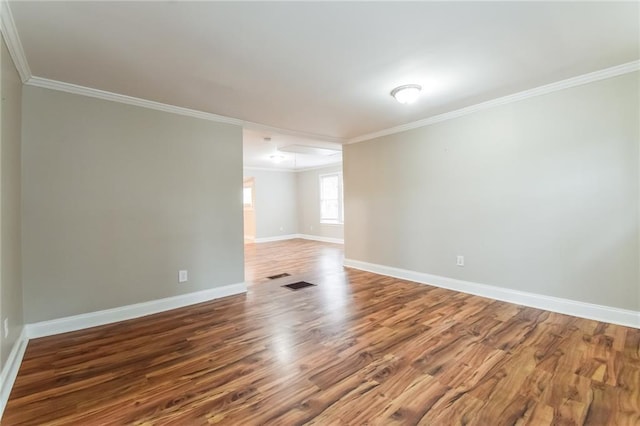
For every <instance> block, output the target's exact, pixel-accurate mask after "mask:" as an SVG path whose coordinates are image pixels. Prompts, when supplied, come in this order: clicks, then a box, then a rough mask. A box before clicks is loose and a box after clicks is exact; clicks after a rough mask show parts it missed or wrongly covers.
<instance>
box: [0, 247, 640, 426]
mask: <svg viewBox="0 0 640 426" xmlns="http://www.w3.org/2000/svg"><path fill="white" fill-rule="evenodd" d="M342 257H343V255H342V247H341V246H339V245H334V244H326V243H318V242H311V241H303V240H291V241H285V242H277V243H266V244H257V245H248V246H247V250H246V264H247V271H246V276H247V280H251V281H252V283H251V284H250V285H249V291H248V293H247V294H246V295H239V296H233V297H228V298H225V299H221V300H218V301H214V302H209V303H203V304H199V305H194V306H192V307H188V308H183V309H177V310H174V311H170V312H165V313H161V314H157V315H153V316H148V317H144V318H139V319H135V320H131V321H126V322H122V323H117V324H111V325H107V326H102V327H96V328H92V329H88V330H83V331H78V332H73V333H67V334H63V335H58V336H52V337H47V338H42V339H37V340H32V341H31V342H29V346H28V348H27V352H26V355H25V358H24V361H23V363H22V367H21V369H20V372H19V375H18V378H17V380H16V383H15V386H14V388H13V391H12V393H11V397H10V400H9V403H8V405H7V408H6V411H5V414H4V417H3V419H2V424H3V425H35V424H37V425H67V424H71V425H111V424H114V425H120V424H136V425H151V424H154V425H205V424H228V425H259V424H278V425H295V424H305V423H306V424H310V425H334V424H349V425H363V424H384V425H387V424H411V425H413V424H421V425H491V426H495V425H552V424H553V425H575V424H578V425H580V424H588V425H598V426H600V425H640V330H636V329H632V328H626V327H621V326H614V325H610V324H605V323H599V322H596V321H589V320H584V319H578V318H574V317H569V316H565V315H560V314H554V313H550V312H545V311H541V310H537V309H531V308H525V307H521V306H517V305H511V304H508V303H504V302H498V301H493V300H490V299H484V298H480V297H477V296H470V295H466V294H462V293H456V292H452V291H448V290H443V289H439V288H436V287H430V286H425V285H420V284H415V283H411V282H407V281H402V280H398V279H393V278H388V277H383V276H379V275H375V274H371V273H366V272H361V271H357V270H351V269H346V270H345V269H344V268H343V267H342V266H341V265H342ZM282 272H288V273H290V274H291V276H290V277H285V278H281V279H277V280H273V281H271V280H268V279H266V278H264V277H267V276H269V275H274V274H278V273H282ZM300 280H305V281H309V282H312V283H314V284H317V286H316V287H309V288H305V289H302V290H298V291H291V290H289V289H286V288H282V287H281V286H282V285H283V284H288V283H292V282H296V281H300Z"/></svg>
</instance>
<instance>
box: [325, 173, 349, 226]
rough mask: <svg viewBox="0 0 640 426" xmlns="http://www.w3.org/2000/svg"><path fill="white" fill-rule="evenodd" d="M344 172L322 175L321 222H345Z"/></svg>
mask: <svg viewBox="0 0 640 426" xmlns="http://www.w3.org/2000/svg"><path fill="white" fill-rule="evenodd" d="M343 220H344V209H343V206H342V173H332V174H330V175H320V223H343Z"/></svg>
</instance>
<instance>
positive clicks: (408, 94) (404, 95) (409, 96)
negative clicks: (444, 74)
mask: <svg viewBox="0 0 640 426" xmlns="http://www.w3.org/2000/svg"><path fill="white" fill-rule="evenodd" d="M421 90H422V86H420V85H419V84H405V85H404V86H398V87H396V88H395V89H393V90H392V91H391V96H393V97H394V98H396V101H398V102H400V103H401V104H412V103H414V102H415V101H416V100H417V99H418V96H420V91H421Z"/></svg>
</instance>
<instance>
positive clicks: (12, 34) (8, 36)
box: [0, 0, 31, 83]
mask: <svg viewBox="0 0 640 426" xmlns="http://www.w3.org/2000/svg"><path fill="white" fill-rule="evenodd" d="M0 3H1V4H0V31H2V34H3V35H4V40H5V42H6V43H7V49H8V50H9V55H11V59H13V63H14V64H15V66H16V69H17V70H18V74H20V79H21V80H22V82H23V83H26V82H27V81H28V80H29V79H30V78H31V69H29V63H28V62H27V57H26V56H25V54H24V49H23V48H22V42H21V41H20V36H19V35H18V30H17V29H16V23H15V21H14V20H13V14H12V13H11V8H10V7H9V2H8V1H7V0H0Z"/></svg>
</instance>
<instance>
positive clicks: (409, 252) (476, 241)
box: [344, 72, 640, 310]
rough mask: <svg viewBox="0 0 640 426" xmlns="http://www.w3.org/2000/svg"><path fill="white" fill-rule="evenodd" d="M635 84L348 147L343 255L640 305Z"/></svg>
mask: <svg viewBox="0 0 640 426" xmlns="http://www.w3.org/2000/svg"><path fill="white" fill-rule="evenodd" d="M638 80H639V73H637V72H636V73H632V74H626V75H623V76H619V77H615V78H611V79H607V80H603V81H599V82H595V83H590V84H587V85H583V86H578V87H574V88H571V89H567V90H562V91H559V92H555V93H552V94H548V95H544V96H538V97H534V98H530V99H527V100H523V101H520V102H515V103H511V104H508V105H504V106H501V107H496V108H492V109H489V110H485V111H482V112H477V113H474V114H472V115H468V116H465V117H461V118H457V119H453V120H449V121H446V122H441V123H438V124H434V125H431V126H428V127H423V128H419V129H415V130H411V131H407V132H404V133H400V134H395V135H390V136H385V137H381V138H378V139H374V140H370V141H367V142H362V143H358V144H353V145H347V146H346V147H345V150H344V173H345V203H346V206H345V207H346V209H345V211H346V223H347V224H348V226H347V228H346V230H345V231H346V235H345V240H346V246H345V249H346V255H345V257H346V258H348V259H354V260H360V261H365V262H370V263H375V264H382V265H388V266H393V267H398V268H403V269H408V270H413V271H418V272H424V273H430V274H435V275H440V276H445V277H451V278H456V279H461V280H466V281H472V282H479V283H484V284H489V285H493V286H499V287H505V288H509V289H514V290H522V291H526V292H532V293H537V294H543V295H551V296H557V297H561V298H567V299H573V300H577V301H583V302H591V303H595V304H600V305H607V306H611V307H618V308H625V309H631V310H638V309H640V295H639V291H640V290H639V289H640V283H639V266H638V262H639V260H638V259H639V255H640V253H639V249H638V246H639V234H638V231H639V214H638V209H639V205H638V202H639V180H640V179H639V176H640V175H639V169H638V162H639V152H638V151H639V148H638V140H639V138H640V137H639V120H640V118H639V117H640V109H639V106H638V93H639V81H638ZM457 255H464V256H465V262H466V265H465V266H464V268H461V267H457V266H456V256H457Z"/></svg>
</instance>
